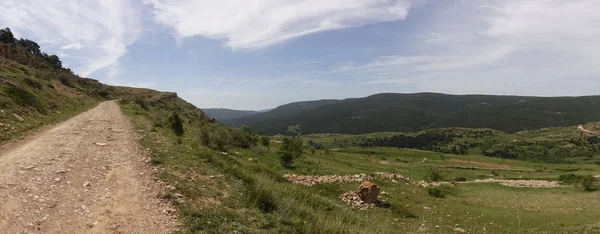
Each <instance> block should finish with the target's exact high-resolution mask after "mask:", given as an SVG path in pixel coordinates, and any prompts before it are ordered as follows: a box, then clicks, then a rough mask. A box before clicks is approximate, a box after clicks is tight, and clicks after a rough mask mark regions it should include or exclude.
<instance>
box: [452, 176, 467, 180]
mask: <svg viewBox="0 0 600 234" xmlns="http://www.w3.org/2000/svg"><path fill="white" fill-rule="evenodd" d="M454 181H467V177H464V176H457V177H456V178H455V179H454Z"/></svg>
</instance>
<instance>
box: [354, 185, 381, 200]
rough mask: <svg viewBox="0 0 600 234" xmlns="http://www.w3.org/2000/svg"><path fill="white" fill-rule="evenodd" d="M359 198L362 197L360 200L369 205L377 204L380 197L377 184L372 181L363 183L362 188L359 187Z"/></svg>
mask: <svg viewBox="0 0 600 234" xmlns="http://www.w3.org/2000/svg"><path fill="white" fill-rule="evenodd" d="M357 194H358V197H360V199H361V200H362V201H363V202H365V203H369V204H377V203H378V200H377V196H378V195H379V187H377V185H376V184H374V183H372V182H370V181H364V182H362V184H360V187H358V193H357Z"/></svg>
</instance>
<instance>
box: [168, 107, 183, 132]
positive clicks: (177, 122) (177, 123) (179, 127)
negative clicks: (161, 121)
mask: <svg viewBox="0 0 600 234" xmlns="http://www.w3.org/2000/svg"><path fill="white" fill-rule="evenodd" d="M169 122H170V123H171V129H173V132H175V135H177V136H182V135H183V133H184V130H183V122H181V118H180V117H179V115H178V114H177V113H173V115H172V116H171V117H169Z"/></svg>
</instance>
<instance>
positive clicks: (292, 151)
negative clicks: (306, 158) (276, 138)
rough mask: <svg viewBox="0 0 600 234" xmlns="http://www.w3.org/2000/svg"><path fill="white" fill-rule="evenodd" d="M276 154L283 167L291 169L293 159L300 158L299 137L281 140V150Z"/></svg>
mask: <svg viewBox="0 0 600 234" xmlns="http://www.w3.org/2000/svg"><path fill="white" fill-rule="evenodd" d="M277 154H278V155H279V158H280V159H281V164H282V165H283V166H284V167H291V166H292V164H293V163H294V159H296V158H299V157H300V156H302V139H300V138H299V137H285V138H283V140H282V144H281V148H279V151H278V152H277Z"/></svg>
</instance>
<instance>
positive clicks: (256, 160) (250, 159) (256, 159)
mask: <svg viewBox="0 0 600 234" xmlns="http://www.w3.org/2000/svg"><path fill="white" fill-rule="evenodd" d="M258 160H259V159H258V158H248V161H250V162H258Z"/></svg>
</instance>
